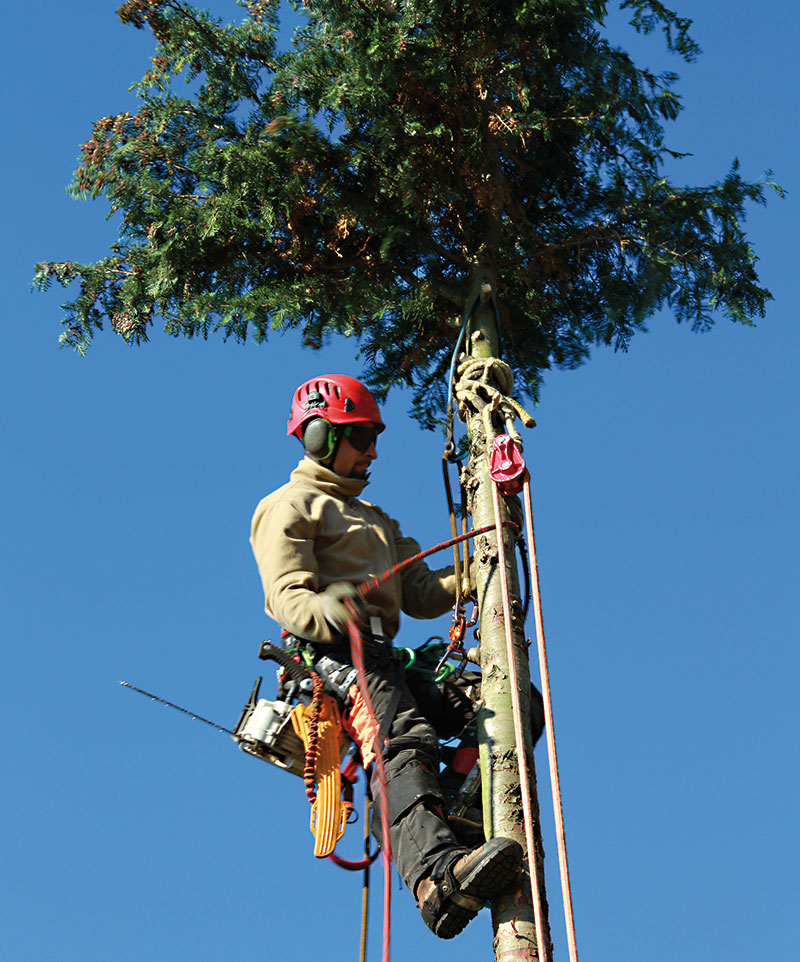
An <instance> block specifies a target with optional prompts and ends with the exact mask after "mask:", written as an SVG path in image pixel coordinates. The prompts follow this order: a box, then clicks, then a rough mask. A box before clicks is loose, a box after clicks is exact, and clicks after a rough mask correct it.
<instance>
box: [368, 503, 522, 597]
mask: <svg viewBox="0 0 800 962" xmlns="http://www.w3.org/2000/svg"><path fill="white" fill-rule="evenodd" d="M501 526H502V527H503V528H513V529H514V531H516V533H517V535H519V534H520V528H519V525H518V524H515V523H514V522H513V521H502V522H501ZM495 527H496V526H495V525H493V524H485V525H484V526H483V527H482V528H473V529H472V531H465V532H464V534H460V535H458V536H457V537H455V538H450V540H449V541H441V542H440V543H439V544H435V545H434V546H433V547H432V548H426V549H425V551H420V552H418V553H417V554H415V555H413V556H412V557H410V558H406V559H405V561H400V562H398V563H397V564H396V565H395V566H394V567H393V568H389V569H388V571H384V572H383V574H382V575H376V576H375V577H374V578H368V579H367V580H366V581H362V582H361V584H360V585H357V586H356V590H357V591H358V593H359V594H360V595H361V597H362V598H366V596H367V595H368V594H369V593H370V591H372V590H373V588H379V587H380V586H381V585H382V584H383V583H384V582H386V581H388V580H389V579H390V578H393V577H394V576H395V575H397V574H400V572H401V571H404V570H405V569H406V568H408V567H409V565H413V564H414V563H415V562H417V561H422V560H423V558H427V557H428V556H429V555H432V554H436V552H437V551H444V550H445V549H446V548H452V547H453V545H456V544H461V542H462V541H466V540H467V539H468V538H477V537H478V535H479V534H486V533H487V532H489V531H494V530H495Z"/></svg>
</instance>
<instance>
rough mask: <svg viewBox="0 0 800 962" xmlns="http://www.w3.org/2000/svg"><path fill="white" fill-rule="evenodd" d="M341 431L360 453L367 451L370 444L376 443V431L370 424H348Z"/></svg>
mask: <svg viewBox="0 0 800 962" xmlns="http://www.w3.org/2000/svg"><path fill="white" fill-rule="evenodd" d="M342 433H343V434H344V436H345V437H346V438H347V440H348V441H349V442H350V444H352V445H353V447H354V448H355V449H356V451H360V452H361V454H364V453H365V452H366V451H369V448H370V445H372V444H377V443H378V432H377V431H376V430H375V428H374V427H373V426H372V425H371V424H348V425H347V427H346V428H345V429H344V431H343V432H342Z"/></svg>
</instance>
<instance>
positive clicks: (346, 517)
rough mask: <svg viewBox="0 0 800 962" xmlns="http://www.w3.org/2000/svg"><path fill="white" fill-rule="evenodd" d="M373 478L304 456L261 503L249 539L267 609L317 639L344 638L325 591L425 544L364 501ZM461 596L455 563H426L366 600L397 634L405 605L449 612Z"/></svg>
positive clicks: (426, 614)
mask: <svg viewBox="0 0 800 962" xmlns="http://www.w3.org/2000/svg"><path fill="white" fill-rule="evenodd" d="M366 484H367V482H366V481H363V480H359V479H357V478H344V477H341V476H340V475H338V474H335V473H334V472H333V471H330V470H328V468H326V467H323V466H322V465H321V464H317V462H316V461H312V460H311V459H310V458H304V459H303V460H302V461H301V462H300V463H299V464H298V466H297V467H296V468H295V470H294V471H293V472H292V474H291V477H290V479H289V481H288V483H287V484H285V485H283V487H281V488H278V490H277V491H274V492H273V493H272V494H270V495H267V497H266V498H264V499H263V500H262V501H261V502H260V503H259V505H258V507H257V508H256V511H255V514H254V515H253V522H252V527H251V533H250V544H251V545H252V547H253V554H254V555H255V557H256V562H257V563H258V570H259V572H260V574H261V581H262V583H263V585H264V597H265V600H266V604H265V609H266V612H267V614H268V615H269V616H270V617H271V618H274V619H275V621H277V622H278V624H280V625H281V626H283V627H284V628H286V629H288V630H289V631H291V632H292V633H293V634H296V635H298V636H300V637H301V638H308V639H309V640H311V641H316V642H332V641H336V640H337V634H336V632H335V630H334V629H333V628H332V627H331V626H330V625H329V624H328V622H327V621H326V620H325V618H324V617H323V614H322V602H321V599H320V597H319V592H320V591H322V590H323V589H325V588H326V587H327V586H328V585H330V584H333V583H334V582H337V581H349V582H350V583H351V584H354V585H357V584H360V583H361V582H362V581H365V580H366V579H367V578H369V577H373V576H375V575H380V574H382V573H383V572H384V571H386V570H387V569H388V568H391V567H392V566H393V565H395V564H397V562H398V561H404V560H405V559H406V558H410V557H412V555H415V554H417V552H418V551H419V550H420V546H419V544H417V542H416V541H414V539H413V538H404V537H403V535H402V533H401V531H400V528H399V526H398V524H397V522H396V521H394V520H392V518H390V517H389V516H388V515H387V514H385V513H384V512H383V511H381V509H380V508H378V507H376V506H375V505H374V504H370V503H369V502H368V501H362V500H361V499H360V498H359V497H358V495H359V494H361V492H362V491H363V489H364V487H365V486H366ZM454 598H455V576H454V574H453V569H452V567H451V568H443V569H441V570H439V571H431V569H430V568H428V566H427V565H426V564H425V562H424V561H419V562H416V563H415V564H413V565H411V566H410V567H409V568H408V569H407V570H406V571H404V572H403V573H402V575H398V576H396V577H394V578H390V579H389V581H387V582H386V584H384V585H381V587H380V588H376V589H375V590H374V591H373V592H372V593H371V594H370V596H369V597H368V598H367V613H368V615H370V616H373V615H374V616H377V617H379V618H380V619H381V620H382V621H383V627H384V631H385V632H386V634H387V635H388V636H389V637H390V638H393V637H394V636H395V635H396V634H397V629H398V627H399V623H400V611H401V610H402V611H404V612H406V614H408V615H411V617H412V618H435V617H437V616H438V615H441V614H444V612H445V611H447V609H448V608H450V607H451V606H452V604H453V601H454Z"/></svg>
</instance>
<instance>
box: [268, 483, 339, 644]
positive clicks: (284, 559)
mask: <svg viewBox="0 0 800 962" xmlns="http://www.w3.org/2000/svg"><path fill="white" fill-rule="evenodd" d="M316 528H317V523H316V521H314V519H313V518H309V517H308V516H307V515H306V514H305V513H304V512H301V511H299V510H297V508H296V507H295V506H294V505H293V504H292V503H291V502H290V501H281V500H274V501H267V502H266V503H265V502H263V501H262V503H261V504H260V505H259V506H258V508H257V509H256V513H255V515H254V516H253V523H252V528H251V533H250V544H251V545H252V547H253V554H254V555H255V558H256V563H257V564H258V571H259V574H260V575H261V582H262V584H263V586H264V599H265V605H264V607H265V610H266V612H267V614H268V615H269V616H270V617H271V618H274V619H275V621H277V622H278V624H279V625H280V626H281V627H282V628H285V629H287V630H288V631H291V632H292V633H293V634H295V635H298V637H300V638H307V639H309V640H310V641H316V642H333V641H337V640H338V638H339V635H338V633H337V632H336V631H335V630H334V629H333V628H332V627H331V626H330V625H329V624H328V622H327V621H326V620H325V617H324V615H323V613H322V599H321V598H320V595H319V593H318V592H319V568H318V565H317V559H316V557H315V556H314V539H315V537H316V534H317V531H316Z"/></svg>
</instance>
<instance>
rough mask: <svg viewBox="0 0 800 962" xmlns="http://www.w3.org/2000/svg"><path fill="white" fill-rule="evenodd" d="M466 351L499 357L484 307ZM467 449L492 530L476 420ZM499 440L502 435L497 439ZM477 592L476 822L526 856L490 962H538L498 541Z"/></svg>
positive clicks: (471, 420) (511, 557)
mask: <svg viewBox="0 0 800 962" xmlns="http://www.w3.org/2000/svg"><path fill="white" fill-rule="evenodd" d="M482 280H485V281H486V282H487V283H489V284H491V288H492V292H494V290H495V289H496V288H495V284H494V277H493V275H492V274H491V272H487V273H486V274H485V276H484V277H483V278H482ZM469 331H470V332H471V333H469V334H468V344H467V351H468V352H469V353H470V354H471V355H473V356H475V357H493V356H497V353H498V335H497V329H496V323H495V314H494V308H493V306H492V305H491V303H490V302H488V300H487V301H486V302H481V303H478V304H477V305H476V307H475V309H474V311H473V313H472V318H471V321H470V325H469ZM467 432H468V435H469V443H470V458H469V468H468V476H469V477H468V480H467V490H468V495H469V507H470V512H471V514H472V519H473V523H474V525H475V527H482V526H483V525H487V524H492V523H494V507H493V501H492V482H491V479H490V477H489V454H490V451H491V444H492V440H493V439H492V438H491V437H490V438H487V437H486V432H485V428H484V424H483V421H482V418H481V416H480V413H476V414H472V415H471V416H469V417H468V419H467ZM498 433H502V432H498ZM500 505H501V511H502V515H503V520H507V519H508V518H509V514H508V508H507V505H506V503H505V499H504V498H502V497H501V498H500ZM505 545H506V548H505V554H506V565H507V579H508V586H509V593H510V596H511V617H512V633H513V641H514V651H515V655H516V658H517V675H518V678H519V688H520V691H519V696H520V704H521V708H522V713H523V730H524V732H525V741H526V745H525V756H526V757H527V759H528V772H529V780H530V786H531V807H532V810H533V817H534V820H535V828H534V837H535V839H536V848H537V850H538V851H537V865H538V873H537V874H538V877H539V891H540V894H541V898H542V905H543V920H544V924H543V927H544V939H545V941H546V942H547V943H548V947H549V942H550V933H549V926H548V924H547V901H546V897H545V889H544V874H543V866H542V860H543V858H544V852H543V849H542V845H541V835H540V830H539V806H538V801H537V797H536V772H535V769H534V765H533V751H532V746H531V740H530V684H529V679H530V667H529V663H528V647H527V644H526V641H525V634H524V627H523V623H522V603H521V600H520V596H519V579H518V577H517V566H516V561H515V550H514V538H513V535H512V534H511V533H509V532H508V531H507V529H506V533H505ZM475 557H476V560H477V562H478V564H477V587H478V602H479V610H480V652H481V655H480V659H481V670H482V675H483V681H482V686H481V691H482V701H483V705H482V707H481V709H480V711H479V713H478V738H479V743H480V764H481V779H482V785H483V813H484V815H483V818H484V831H485V834H486V838H487V839H489V838H493V837H494V836H495V835H503V836H506V837H508V838H513V839H516V840H517V841H518V842H519V843H520V845H522V847H523V849H524V850H525V851H526V856H525V857H526V863H525V869H524V871H523V873H522V874H521V876H520V882H519V885H518V887H516V888H512V889H509V890H508V891H506V892H504V893H502V895H501V896H500V897H499V898H497V899H495V900H494V901H493V902H492V922H493V926H494V931H495V939H494V949H495V960H496V962H510V960H514V962H517V960H522V959H528V960H532V959H536V960H538V959H539V958H540V956H539V949H538V946H537V943H536V928H535V924H534V913H533V905H532V896H531V885H530V878H529V874H528V868H527V848H526V842H525V828H524V820H523V810H522V801H521V792H520V777H519V767H518V756H517V748H516V742H515V737H514V723H513V716H512V709H511V681H510V676H509V667H508V656H507V646H506V636H505V619H504V615H503V596H502V589H501V582H500V570H499V566H498V551H497V538H496V536H495V535H494V534H493V533H492V534H490V535H482V536H481V537H479V538H478V539H477V540H476V543H475ZM549 954H550V953H549V952H548V955H549Z"/></svg>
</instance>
